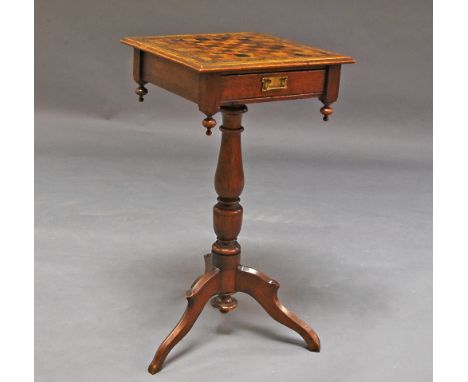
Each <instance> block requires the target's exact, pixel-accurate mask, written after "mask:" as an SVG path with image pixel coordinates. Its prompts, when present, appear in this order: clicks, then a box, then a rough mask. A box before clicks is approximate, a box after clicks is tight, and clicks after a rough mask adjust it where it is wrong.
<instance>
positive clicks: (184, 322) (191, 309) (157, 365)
mask: <svg viewBox="0 0 468 382" xmlns="http://www.w3.org/2000/svg"><path fill="white" fill-rule="evenodd" d="M219 274H220V273H219V269H213V270H211V271H209V272H208V273H205V274H204V275H203V276H202V277H200V278H199V280H198V281H197V282H196V283H195V284H194V285H193V286H192V288H191V289H190V290H188V291H187V293H186V295H185V297H186V298H187V309H186V310H185V312H184V314H183V316H182V317H181V319H180V321H179V322H178V324H177V325H176V327H175V328H174V329H173V330H172V332H171V333H170V334H169V335H168V336H167V337H166V339H165V340H164V341H163V342H162V344H161V345H160V346H159V348H158V350H157V352H156V354H155V356H154V358H153V361H152V362H151V364H150V365H149V367H148V371H149V372H150V373H151V374H156V373H157V372H158V371H160V370H161V368H162V365H163V363H164V360H165V359H166V357H167V355H168V354H169V352H170V351H171V349H172V348H173V347H174V346H175V345H176V344H177V343H178V342H179V341H180V340H181V339H182V338H183V337H184V336H185V335H186V334H187V333H188V331H189V330H190V329H191V328H192V326H193V324H194V323H195V321H196V320H197V318H198V316H199V315H200V313H201V312H202V310H203V308H204V306H205V304H206V303H207V302H208V300H209V299H210V298H211V297H212V296H213V295H215V294H216V293H218V291H219V287H220V277H219Z"/></svg>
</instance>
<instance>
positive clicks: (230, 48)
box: [121, 32, 355, 72]
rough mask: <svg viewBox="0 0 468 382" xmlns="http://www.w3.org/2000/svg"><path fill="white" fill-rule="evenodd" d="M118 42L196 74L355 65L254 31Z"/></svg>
mask: <svg viewBox="0 0 468 382" xmlns="http://www.w3.org/2000/svg"><path fill="white" fill-rule="evenodd" d="M121 42H122V43H124V44H127V45H130V46H132V47H134V48H137V49H140V50H142V51H144V52H148V53H151V54H154V55H156V56H159V57H163V58H167V59H169V60H171V61H174V62H178V63H180V64H182V65H184V66H187V67H189V68H191V69H194V70H196V71H199V72H225V71H226V70H229V71H246V70H252V69H255V70H257V69H264V70H270V69H277V68H289V69H293V68H300V67H306V66H317V65H329V64H333V65H337V64H350V63H354V62H355V61H354V59H353V58H352V57H349V56H345V55H342V54H339V53H335V52H330V51H327V50H324V49H319V48H315V47H312V46H309V45H304V44H299V43H296V42H293V41H290V40H286V39H284V38H279V37H276V36H271V35H268V34H264V33H255V32H236V33H213V34H195V35H193V34H185V35H183V34H182V35H167V36H140V37H125V38H123V39H122V40H121Z"/></svg>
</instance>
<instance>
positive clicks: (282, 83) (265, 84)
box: [262, 76, 288, 92]
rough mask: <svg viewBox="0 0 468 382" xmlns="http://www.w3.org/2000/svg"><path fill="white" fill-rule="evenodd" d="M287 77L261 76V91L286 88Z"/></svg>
mask: <svg viewBox="0 0 468 382" xmlns="http://www.w3.org/2000/svg"><path fill="white" fill-rule="evenodd" d="M287 88H288V77H287V76H283V77H263V78H262V92H268V91H270V90H278V89H287Z"/></svg>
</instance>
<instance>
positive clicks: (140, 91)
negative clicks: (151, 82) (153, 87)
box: [135, 82, 148, 102]
mask: <svg viewBox="0 0 468 382" xmlns="http://www.w3.org/2000/svg"><path fill="white" fill-rule="evenodd" d="M144 85H145V83H144V82H139V83H138V87H137V88H136V89H135V93H136V95H137V96H138V101H140V102H143V101H144V100H145V99H144V98H143V97H144V96H145V95H147V94H148V89H146V88H145V86H144Z"/></svg>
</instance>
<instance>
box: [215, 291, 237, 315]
mask: <svg viewBox="0 0 468 382" xmlns="http://www.w3.org/2000/svg"><path fill="white" fill-rule="evenodd" d="M211 306H212V307H214V308H216V309H219V311H220V312H221V313H228V312H230V311H231V310H234V309H235V308H236V307H237V300H236V299H235V298H234V297H232V296H231V295H230V294H218V295H217V296H216V297H213V298H212V299H211Z"/></svg>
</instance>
